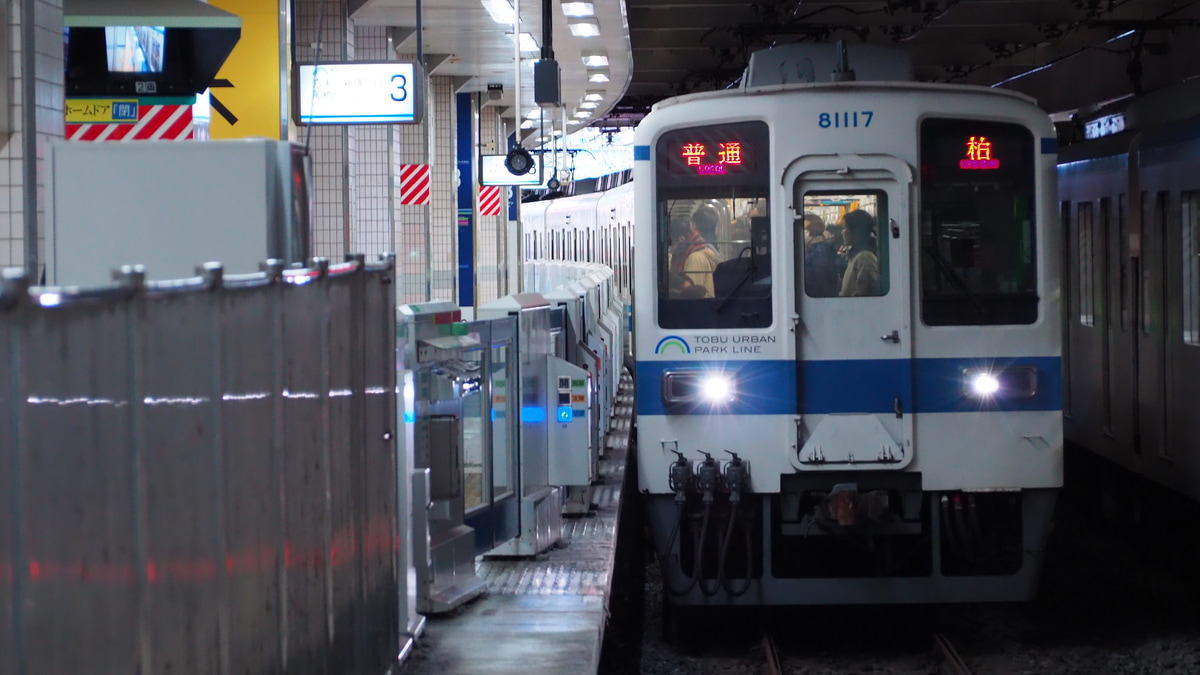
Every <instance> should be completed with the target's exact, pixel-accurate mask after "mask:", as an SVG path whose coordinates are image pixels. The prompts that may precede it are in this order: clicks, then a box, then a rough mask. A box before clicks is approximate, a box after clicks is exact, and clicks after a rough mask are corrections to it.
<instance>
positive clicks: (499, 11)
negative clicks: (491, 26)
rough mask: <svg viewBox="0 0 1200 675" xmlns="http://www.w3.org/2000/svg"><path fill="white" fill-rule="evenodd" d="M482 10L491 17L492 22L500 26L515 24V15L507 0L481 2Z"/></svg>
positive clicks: (484, 0)
mask: <svg viewBox="0 0 1200 675" xmlns="http://www.w3.org/2000/svg"><path fill="white" fill-rule="evenodd" d="M483 8H484V9H486V10H487V13H488V15H490V16H491V17H492V21H495V22H496V23H498V24H500V25H502V26H511V25H513V24H514V23H516V20H517V13H516V12H514V11H513V6H512V3H511V2H509V1H508V0H483Z"/></svg>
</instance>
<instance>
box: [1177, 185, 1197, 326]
mask: <svg viewBox="0 0 1200 675" xmlns="http://www.w3.org/2000/svg"><path fill="white" fill-rule="evenodd" d="M1180 201H1182V205H1183V228H1182V230H1183V246H1181V248H1182V249H1183V341H1184V343H1185V344H1189V345H1193V346H1200V191H1195V190H1194V191H1192V192H1185V193H1183V195H1182V199H1181V200H1180Z"/></svg>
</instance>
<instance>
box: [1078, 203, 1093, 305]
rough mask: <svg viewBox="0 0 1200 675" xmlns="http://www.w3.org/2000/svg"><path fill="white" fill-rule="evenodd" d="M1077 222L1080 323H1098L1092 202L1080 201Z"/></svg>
mask: <svg viewBox="0 0 1200 675" xmlns="http://www.w3.org/2000/svg"><path fill="white" fill-rule="evenodd" d="M1076 213H1077V214H1078V215H1077V216H1076V219H1075V222H1076V223H1077V224H1078V226H1079V323H1080V324H1082V325H1084V326H1095V325H1096V262H1095V261H1096V236H1095V222H1094V220H1095V219H1094V218H1093V214H1092V204H1091V202H1080V203H1079V206H1078V208H1077V209H1076Z"/></svg>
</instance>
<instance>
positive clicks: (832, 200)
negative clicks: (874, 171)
mask: <svg viewBox="0 0 1200 675" xmlns="http://www.w3.org/2000/svg"><path fill="white" fill-rule="evenodd" d="M802 222H803V232H801V231H800V229H799V228H800V221H797V223H796V225H797V232H796V238H797V239H800V238H801V237H803V240H804V260H803V263H802V265H803V267H804V292H805V293H807V294H808V296H809V297H812V298H833V297H843V298H847V297H855V296H859V297H878V296H881V295H887V294H888V290H889V289H888V285H889V278H890V275H889V274H888V248H889V247H888V246H887V239H886V236H887V235H886V234H884V233H881V231H880V226H879V224H880V223H886V222H888V212H887V193H885V192H884V191H882V190H867V191H863V192H853V193H849V192H842V191H838V192H831V191H828V190H821V191H812V192H808V193H806V194H805V195H804V217H803V221H802ZM881 237H882V241H883V245H880V240H881Z"/></svg>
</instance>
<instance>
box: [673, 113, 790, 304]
mask: <svg viewBox="0 0 1200 675" xmlns="http://www.w3.org/2000/svg"><path fill="white" fill-rule="evenodd" d="M655 149H656V158H657V168H656V171H655V179H656V185H657V188H656V190H657V193H656V194H657V199H656V216H655V217H656V232H657V237H656V251H657V258H658V275H657V278H658V324H659V326H661V327H663V328H764V327H767V326H770V325H771V220H770V213H771V210H770V208H769V207H770V204H769V203H768V200H767V194H768V192H769V190H770V183H769V181H768V171H769V164H770V163H769V144H768V132H767V125H766V124H765V123H763V122H742V123H736V124H721V125H711V126H704V127H691V128H688V129H678V130H674V131H670V132H667V133H665V134H663V135H662V136H661V137H659V139H658V142H657V145H656V146H655Z"/></svg>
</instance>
